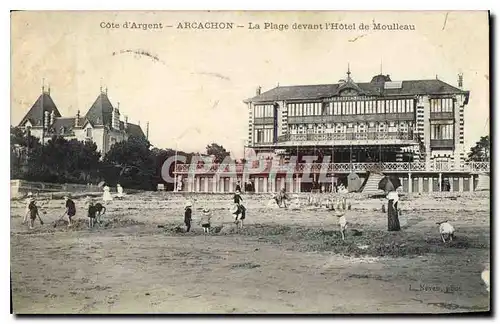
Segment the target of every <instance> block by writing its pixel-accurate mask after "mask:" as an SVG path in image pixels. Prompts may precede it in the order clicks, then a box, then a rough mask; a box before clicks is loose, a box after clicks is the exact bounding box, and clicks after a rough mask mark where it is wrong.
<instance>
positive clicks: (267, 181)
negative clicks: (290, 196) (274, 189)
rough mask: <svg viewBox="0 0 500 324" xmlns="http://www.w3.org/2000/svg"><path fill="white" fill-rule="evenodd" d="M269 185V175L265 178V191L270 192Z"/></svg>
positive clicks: (263, 189)
mask: <svg viewBox="0 0 500 324" xmlns="http://www.w3.org/2000/svg"><path fill="white" fill-rule="evenodd" d="M268 185H269V175H268V176H267V177H265V178H264V188H262V191H263V192H269V188H268Z"/></svg>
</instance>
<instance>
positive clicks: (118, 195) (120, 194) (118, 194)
mask: <svg viewBox="0 0 500 324" xmlns="http://www.w3.org/2000/svg"><path fill="white" fill-rule="evenodd" d="M116 191H117V194H116V197H118V198H123V187H122V186H121V185H117V186H116Z"/></svg>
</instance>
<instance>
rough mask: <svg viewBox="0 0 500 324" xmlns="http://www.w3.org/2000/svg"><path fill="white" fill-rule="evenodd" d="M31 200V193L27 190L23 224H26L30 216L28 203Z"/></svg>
mask: <svg viewBox="0 0 500 324" xmlns="http://www.w3.org/2000/svg"><path fill="white" fill-rule="evenodd" d="M33 200H34V198H33V193H31V192H28V195H27V199H26V210H25V211H24V219H23V224H26V223H27V222H28V218H29V216H30V204H31V202H32V201H33Z"/></svg>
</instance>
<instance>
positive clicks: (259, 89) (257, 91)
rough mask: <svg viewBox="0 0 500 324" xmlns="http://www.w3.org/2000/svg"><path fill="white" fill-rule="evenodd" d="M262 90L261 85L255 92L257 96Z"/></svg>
mask: <svg viewBox="0 0 500 324" xmlns="http://www.w3.org/2000/svg"><path fill="white" fill-rule="evenodd" d="M261 90H262V88H261V87H260V86H258V87H257V90H256V91H255V94H256V95H257V96H260V93H261Z"/></svg>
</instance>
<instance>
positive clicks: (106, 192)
mask: <svg viewBox="0 0 500 324" xmlns="http://www.w3.org/2000/svg"><path fill="white" fill-rule="evenodd" d="M103 190H104V192H103V194H102V200H103V201H104V203H106V204H107V203H108V202H110V201H112V200H113V197H111V193H110V192H109V187H108V185H107V184H106V185H104V188H103Z"/></svg>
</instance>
